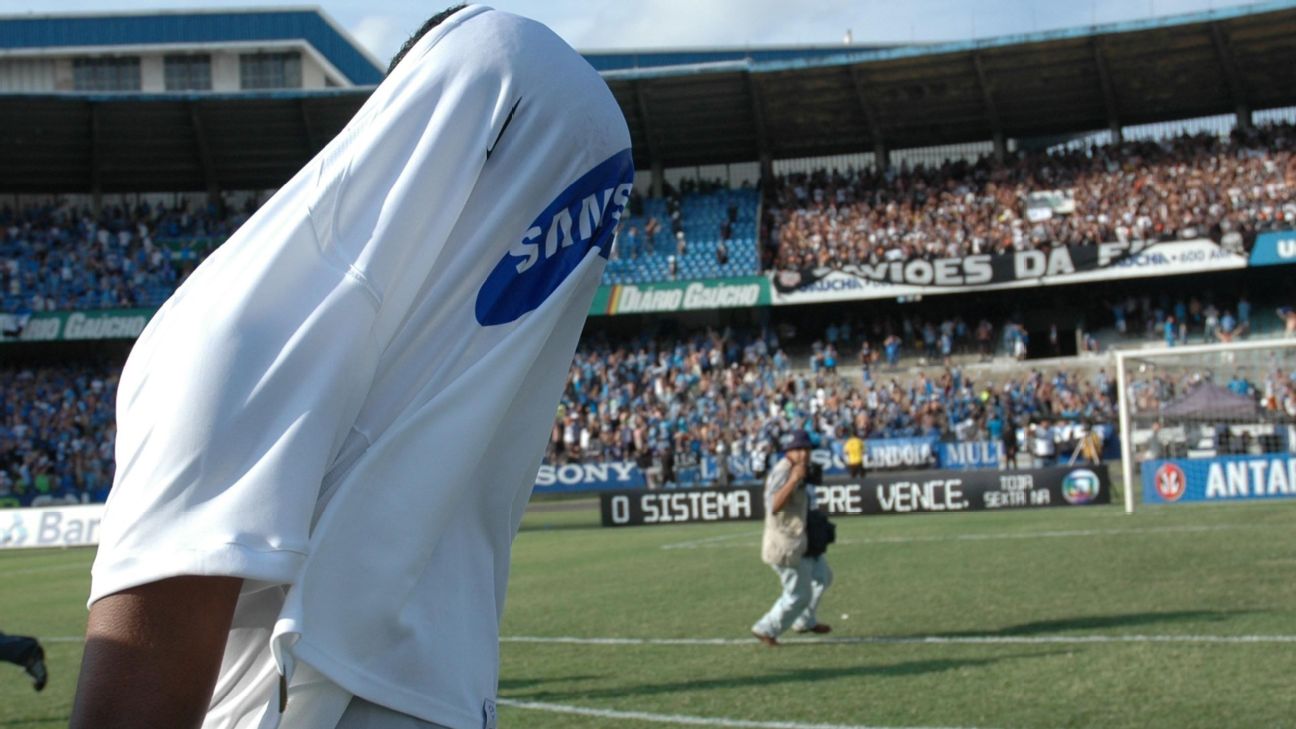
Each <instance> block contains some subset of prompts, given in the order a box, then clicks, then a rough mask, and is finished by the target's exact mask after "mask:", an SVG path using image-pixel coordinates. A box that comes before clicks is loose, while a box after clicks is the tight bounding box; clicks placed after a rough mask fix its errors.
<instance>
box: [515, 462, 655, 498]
mask: <svg viewBox="0 0 1296 729" xmlns="http://www.w3.org/2000/svg"><path fill="white" fill-rule="evenodd" d="M643 485H644V476H643V472H642V471H640V470H639V467H638V466H636V465H635V464H634V462H633V461H607V462H604V463H568V464H566V465H562V466H551V465H549V464H547V463H545V464H541V466H540V472H539V473H537V474H536V481H535V489H534V491H535V493H537V494H562V493H573V492H577V491H601V490H603V489H625V488H637V487H639V488H641V487H643Z"/></svg>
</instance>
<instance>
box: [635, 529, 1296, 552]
mask: <svg viewBox="0 0 1296 729" xmlns="http://www.w3.org/2000/svg"><path fill="white" fill-rule="evenodd" d="M1268 526H1275V527H1277V526H1281V527H1283V528H1285V529H1289V528H1291V527H1290V525H1287V524H1213V525H1200V526H1196V525H1184V526H1163V527H1136V528H1133V529H1055V530H1050V531H1042V532H985V533H970V534H941V535H933V536H927V537H921V536H895V537H865V538H863V539H842V540H840V541H837V542H834V543H833V546H834V547H837V546H842V545H846V544H915V543H918V542H983V541H996V540H1013V539H1069V538H1075V537H1109V536H1124V535H1131V534H1177V533H1198V532H1217V531H1228V530H1232V529H1262V528H1264V527H1268ZM743 537H747V538H750V539H752V540H758V538H759V537H760V532H748V533H743V534H730V535H726V536H724V537H712V538H710V539H696V540H693V541H689V542H673V543H670V544H663V545H661V549H716V548H721V547H733V548H737V547H742V548H747V547H750V546H751V544H752V543H750V542H743V543H739V544H734V543H732V542H730V543H726V544H720V543H719V542H721V541H722V540H733V539H739V538H743Z"/></svg>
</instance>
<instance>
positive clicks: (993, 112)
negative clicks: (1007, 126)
mask: <svg viewBox="0 0 1296 729" xmlns="http://www.w3.org/2000/svg"><path fill="white" fill-rule="evenodd" d="M972 68H974V69H975V70H976V77H977V86H979V87H980V88H981V100H982V101H983V102H985V114H986V122H988V123H989V124H990V132H991V133H992V134H994V149H995V159H997V160H998V161H1000V162H1003V161H1004V158H1005V157H1007V156H1008V145H1007V142H1006V140H1005V138H1004V131H1003V124H1001V123H1000V121H999V107H997V106H995V101H994V89H993V88H992V87H991V86H990V82H989V81H987V80H986V72H985V67H984V66H982V64H981V54H980V53H973V54H972Z"/></svg>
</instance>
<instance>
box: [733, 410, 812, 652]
mask: <svg viewBox="0 0 1296 729" xmlns="http://www.w3.org/2000/svg"><path fill="white" fill-rule="evenodd" d="M784 451H785V452H784V455H783V458H780V459H779V461H778V463H776V464H774V468H773V469H772V470H771V471H770V475H769V478H768V479H766V481H765V534H764V537H763V538H762V539H761V560H762V561H763V562H765V564H768V565H769V566H770V567H771V568H773V569H774V572H775V573H776V574H777V575H778V576H779V582H780V584H781V585H782V587H783V593H782V594H781V595H779V598H778V600H776V601H775V602H774V606H773V607H771V608H770V610H769V612H767V613H765V616H764V617H762V618H761V619H760V620H758V621H756V624H755V625H753V626H752V635H755V636H756V638H757V639H758V640H760V642H762V643H764V644H765V645H767V646H770V647H774V646H777V645H778V644H779V642H778V637H779V636H780V635H781V634H782V633H783V632H784V631H785V630H787V629H788V628H792V629H793V630H794V631H796V632H798V633H819V634H823V633H827V632H829V631H830V630H832V628H830V627H829V626H828V625H826V624H824V623H820V622H817V621H816V620H815V608H816V607H818V605H819V600H820V598H822V597H823V593H824V590H826V589H827V588H828V585H830V584H832V570H830V569H829V568H828V560H827V559H825V558H824V556H823V554H818V555H815V556H810V555H809V554H807V547H808V546H809V545H808V538H807V536H808V534H807V531H808V530H807V528H806V525H807V519H808V516H809V512H810V509H811V508H812V507H813V502H814V491H813V489H810V488H807V487H806V484H807V478H808V477H809V475H810V472H811V470H812V469H813V468H814V465H813V464H812V463H811V462H810V436H809V435H807V434H806V433H805V431H801V430H798V431H794V432H793V433H792V434H791V436H790V437H789V438H788V439H787V442H786V444H785V446H784Z"/></svg>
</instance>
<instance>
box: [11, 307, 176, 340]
mask: <svg viewBox="0 0 1296 729" xmlns="http://www.w3.org/2000/svg"><path fill="white" fill-rule="evenodd" d="M155 311H157V310H156V309H100V310H97V311H72V312H67V311H42V312H37V313H34V314H0V342H71V341H76V340H86V339H135V338H136V337H138V336H139V335H140V332H142V331H144V326H145V325H146V324H148V322H149V319H151V318H153V314H154V312H155Z"/></svg>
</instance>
